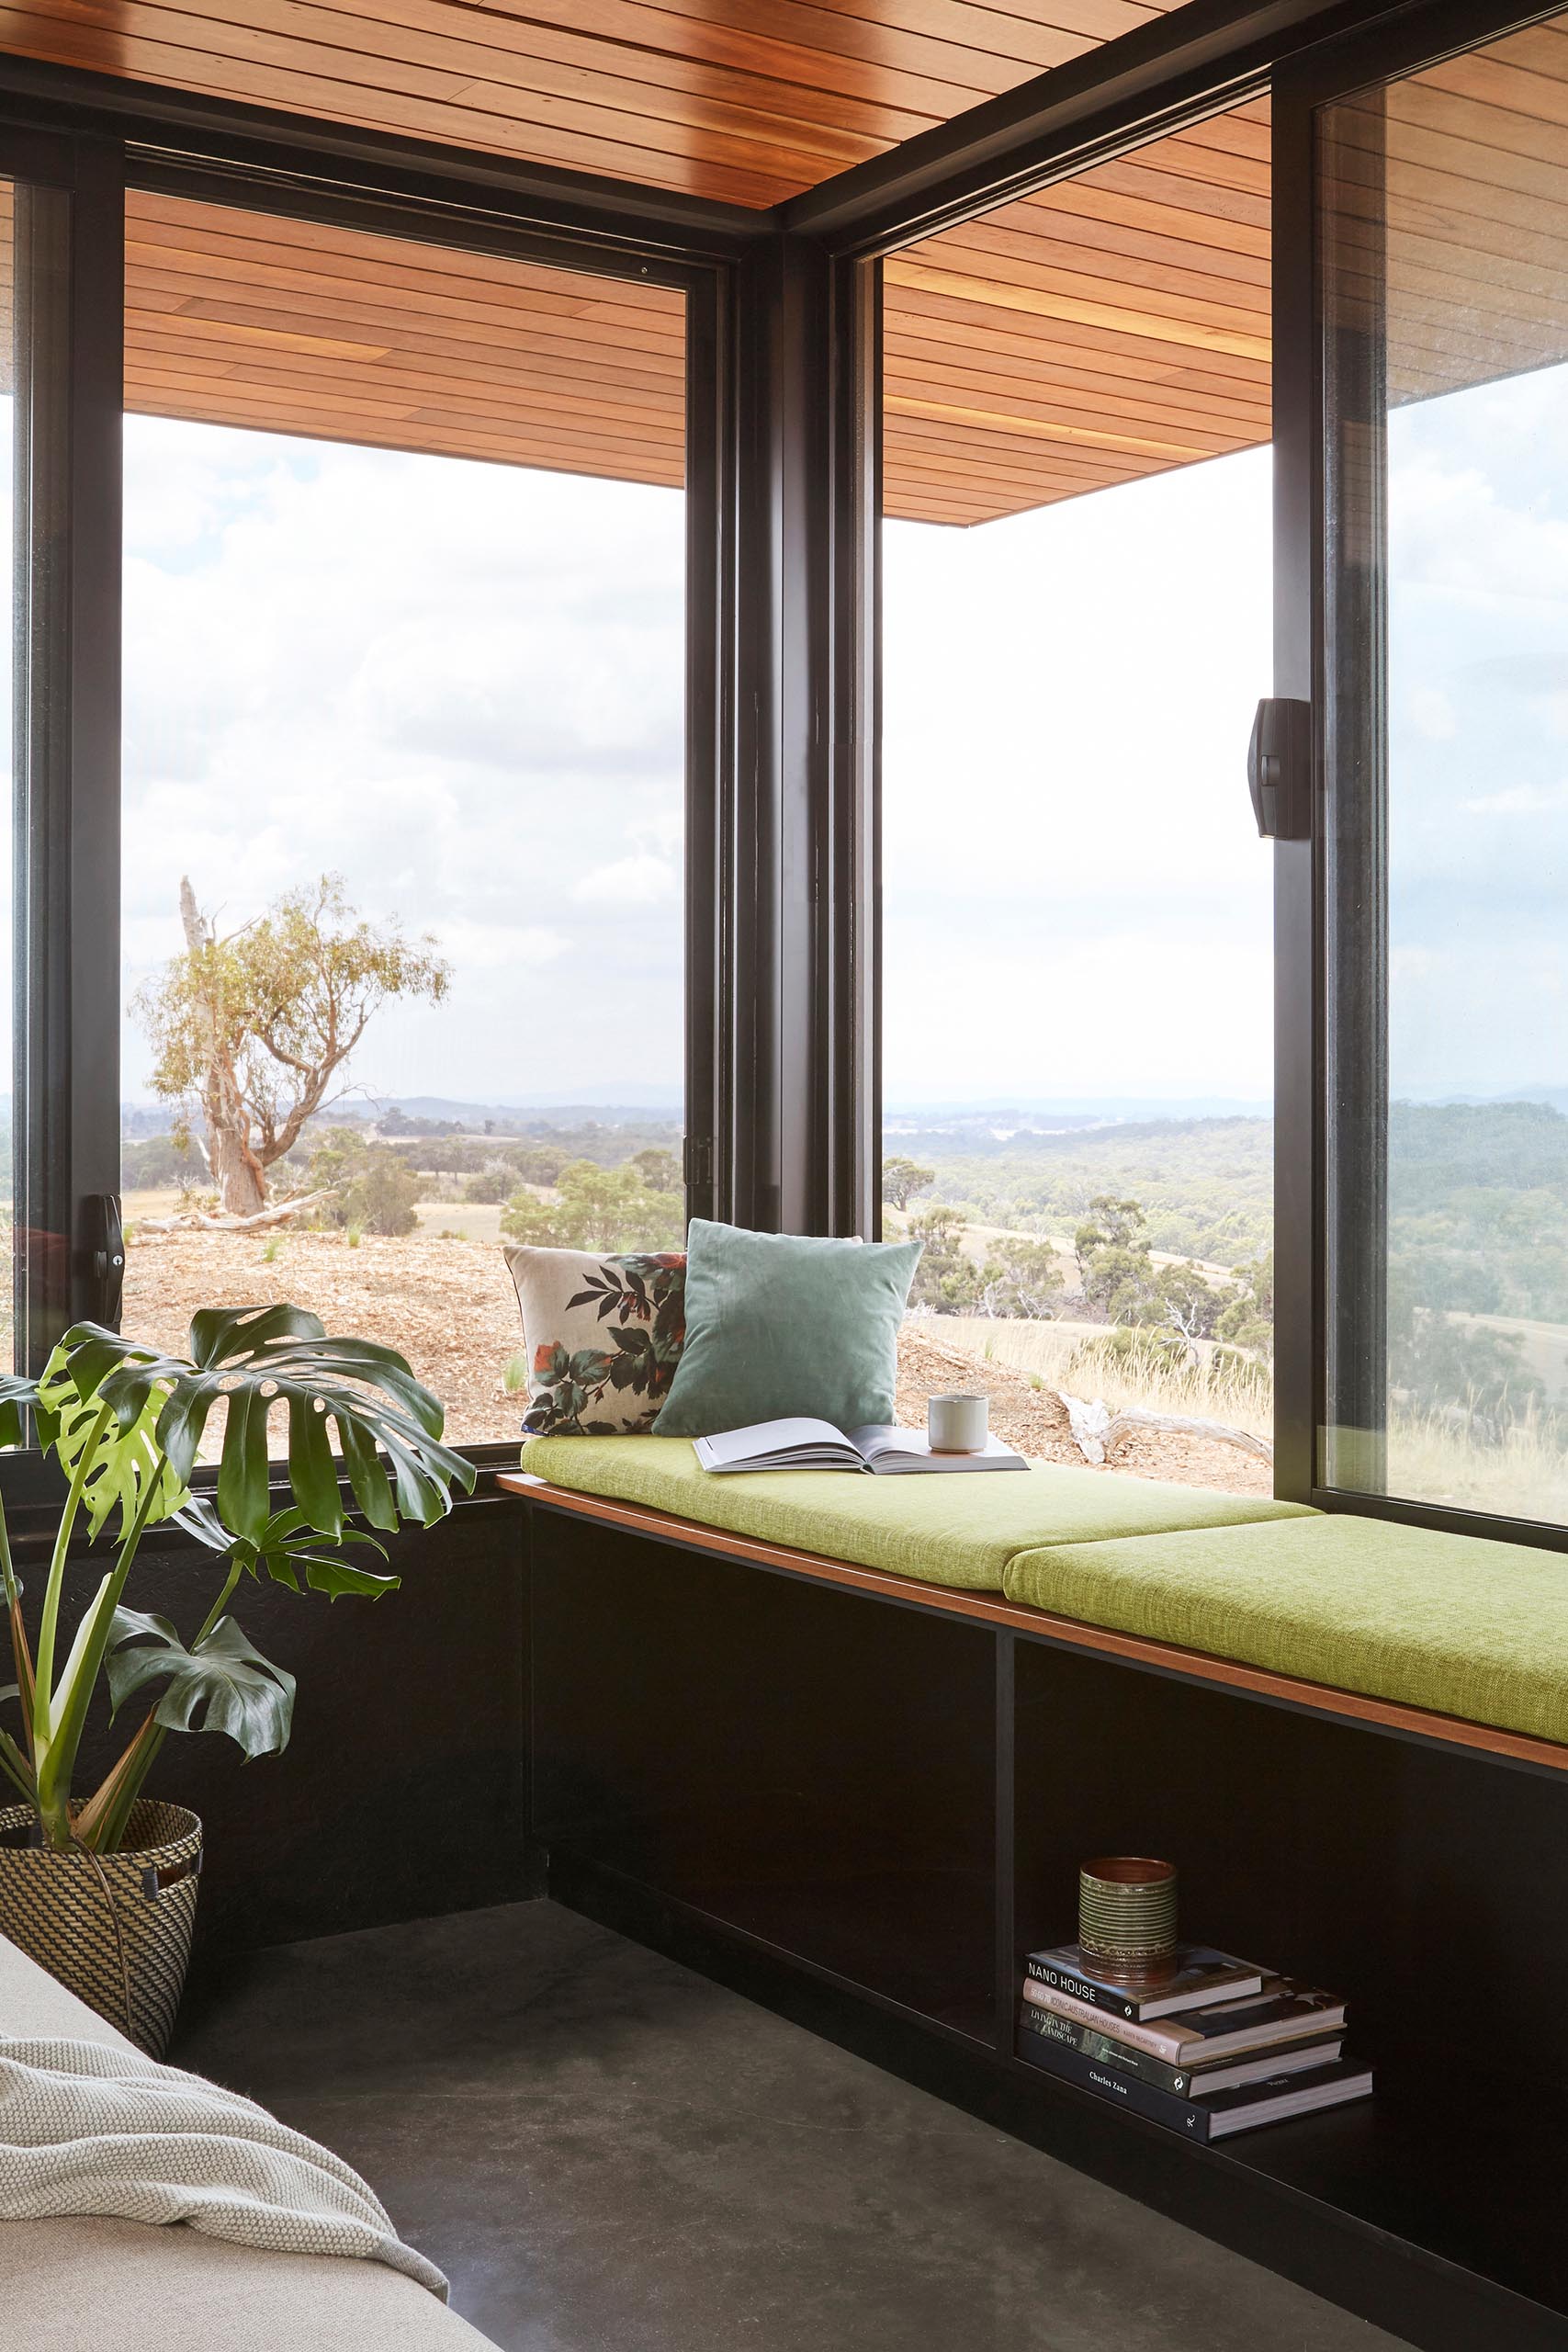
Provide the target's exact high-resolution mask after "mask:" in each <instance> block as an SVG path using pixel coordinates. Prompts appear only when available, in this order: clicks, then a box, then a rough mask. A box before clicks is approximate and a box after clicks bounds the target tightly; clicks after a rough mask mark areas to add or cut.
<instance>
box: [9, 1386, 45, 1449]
mask: <svg viewBox="0 0 1568 2352" xmlns="http://www.w3.org/2000/svg"><path fill="white" fill-rule="evenodd" d="M37 1403H38V1383H37V1381H36V1380H29V1379H28V1377H27V1375H26V1374H23V1373H19V1372H4V1373H0V1449H4V1448H5V1447H7V1446H13V1445H24V1444H25V1443H26V1442H27V1435H28V1425H27V1416H28V1413H30V1412H31V1411H32V1409H33V1408H34V1407H35V1406H36V1405H37Z"/></svg>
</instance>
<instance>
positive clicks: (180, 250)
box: [125, 193, 685, 484]
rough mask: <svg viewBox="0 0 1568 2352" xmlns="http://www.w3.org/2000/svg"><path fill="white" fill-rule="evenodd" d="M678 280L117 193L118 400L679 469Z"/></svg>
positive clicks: (463, 447)
mask: <svg viewBox="0 0 1568 2352" xmlns="http://www.w3.org/2000/svg"><path fill="white" fill-rule="evenodd" d="M683 313H684V303H683V299H682V296H681V295H680V294H679V293H677V292H672V291H671V290H670V289H668V288H664V287H657V286H644V285H641V284H630V283H627V282H625V281H621V280H616V279H612V278H605V277H585V276H578V275H577V274H575V273H573V272H571V271H567V270H558V269H545V268H540V267H538V266H535V265H533V264H531V263H525V262H517V261H513V260H510V259H508V258H506V257H505V256H502V255H496V254H465V253H455V252H449V251H447V250H446V249H445V248H443V247H438V246H433V245H421V244H413V243H409V242H407V241H406V240H404V239H402V238H397V237H377V236H367V235H366V234H365V233H364V232H361V231H359V230H352V229H336V228H331V229H329V228H321V227H318V226H316V225H315V224H313V223H311V222H308V221H300V220H285V219H281V218H278V217H276V216H275V215H272V214H266V213H257V212H247V211H241V210H237V209H232V208H231V207H229V206H227V205H209V204H192V203H187V202H186V200H185V199H184V198H171V197H162V196H148V195H145V194H141V193H134V194H132V195H131V196H130V198H129V200H128V205H127V234H126V373H125V399H126V406H127V407H128V408H130V409H134V410H137V411H139V412H141V413H142V414H146V415H152V416H178V417H189V418H194V419H196V420H198V421H200V422H202V423H206V424H240V425H252V426H258V427H261V428H264V429H265V430H267V431H270V432H275V433H295V434H302V435H307V436H310V437H314V438H316V439H319V440H326V441H360V442H371V443H374V444H377V445H378V446H380V447H389V448H397V449H418V450H426V451H434V452H435V453H436V454H438V455H441V456H446V457H458V458H488V459H491V460H499V461H501V462H503V463H505V464H508V465H520V466H540V467H547V468H550V469H554V470H556V471H560V472H567V473H590V474H601V475H608V476H611V477H613V478H615V479H616V480H620V481H649V482H666V483H672V484H679V483H680V482H681V481H682V480H683V478H684V465H685V386H684V370H685V353H684V327H685V321H684V315H683Z"/></svg>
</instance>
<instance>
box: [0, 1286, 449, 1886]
mask: <svg viewBox="0 0 1568 2352" xmlns="http://www.w3.org/2000/svg"><path fill="white" fill-rule="evenodd" d="M189 1348H190V1353H189V1355H188V1356H170V1355H164V1354H163V1353H162V1352H161V1351H159V1350H158V1349H156V1348H151V1347H142V1346H139V1345H138V1344H137V1343H136V1341H134V1340H125V1339H122V1338H121V1337H120V1336H119V1334H118V1332H115V1331H109V1330H105V1329H102V1328H101V1327H100V1326H99V1325H97V1324H94V1323H79V1324H77V1325H76V1326H75V1327H74V1329H72V1330H70V1331H67V1333H66V1334H65V1336H64V1338H63V1339H62V1340H61V1342H60V1344H59V1346H58V1347H57V1348H56V1349H55V1351H54V1353H53V1355H52V1356H51V1359H50V1361H49V1363H48V1364H47V1366H46V1367H45V1370H44V1372H43V1374H42V1376H41V1377H40V1378H39V1379H38V1380H36V1381H32V1380H26V1379H21V1378H8V1379H6V1380H5V1381H3V1382H0V1446H6V1445H10V1446H14V1445H17V1444H20V1443H21V1442H23V1439H24V1437H25V1435H26V1424H27V1421H28V1419H30V1421H31V1424H32V1430H33V1434H34V1437H35V1439H36V1441H37V1442H38V1443H39V1445H40V1446H41V1448H42V1449H43V1450H44V1452H45V1453H52V1454H53V1455H54V1456H55V1458H56V1459H57V1460H58V1462H59V1464H60V1465H61V1468H62V1471H63V1473H64V1474H65V1478H66V1492H65V1498H64V1502H63V1504H62V1508H61V1512H60V1520H59V1524H58V1527H57V1529H56V1531H55V1535H54V1542H53V1547H52V1553H51V1558H50V1562H49V1567H48V1572H47V1575H46V1577H45V1579H44V1587H43V1593H42V1599H41V1605H40V1608H39V1614H38V1619H37V1629H36V1630H37V1647H36V1649H35V1648H33V1647H32V1646H31V1645H29V1643H28V1634H27V1630H26V1627H25V1625H24V1623H23V1611H22V1592H21V1586H20V1583H19V1580H18V1578H17V1573H16V1570H15V1567H14V1566H13V1563H12V1557H11V1545H10V1541H9V1537H8V1535H7V1533H6V1526H5V1519H4V1512H3V1510H0V1576H3V1577H4V1584H5V1596H6V1609H7V1612H8V1615H9V1620H10V1633H11V1647H12V1654H13V1657H14V1659H15V1672H16V1680H15V1681H14V1682H13V1683H12V1684H10V1685H9V1687H8V1688H7V1689H6V1690H4V1691H0V1702H10V1703H9V1704H7V1705H6V1706H5V1707H4V1710H3V1713H0V1776H3V1777H4V1779H6V1780H8V1781H10V1782H11V1783H13V1784H14V1787H15V1790H16V1792H17V1796H18V1797H19V1798H20V1800H21V1801H22V1803H23V1804H25V1805H26V1806H28V1808H30V1809H31V1811H32V1813H33V1815H35V1816H36V1821H37V1825H38V1828H37V1831H36V1832H35V1837H41V1842H42V1843H43V1844H44V1845H45V1846H47V1847H52V1848H55V1849H74V1850H76V1851H78V1852H80V1851H81V1850H83V1849H85V1850H86V1851H87V1852H89V1853H96V1854H99V1855H112V1854H115V1853H117V1852H118V1849H119V1847H120V1844H121V1841H122V1839H123V1838H125V1835H126V1829H127V1826H128V1824H129V1823H130V1816H131V1809H132V1807H133V1805H135V1804H136V1802H137V1799H138V1796H139V1794H140V1792H141V1787H142V1784H143V1782H144V1781H145V1780H146V1777H147V1773H148V1771H149V1770H150V1769H151V1767H152V1762H153V1759H154V1758H155V1757H156V1756H157V1754H158V1751H159V1749H160V1747H162V1746H163V1743H164V1737H165V1736H166V1735H167V1734H168V1733H169V1732H171V1731H192V1730H207V1731H221V1732H226V1733H227V1734H228V1735H229V1736H230V1737H231V1739H233V1740H234V1741H236V1742H237V1744H238V1745H239V1747H241V1749H242V1750H243V1753H244V1754H245V1756H247V1757H255V1756H263V1755H267V1754H270V1753H276V1752H277V1751H279V1750H281V1749H282V1748H283V1747H284V1746H285V1745H286V1744H287V1742H288V1732H289V1724H290V1719H291V1716H292V1713H293V1707H294V1680H293V1678H292V1676H290V1675H289V1674H288V1673H287V1672H286V1671H285V1670H284V1668H282V1667H280V1666H275V1665H273V1664H272V1663H271V1662H270V1661H269V1660H268V1659H266V1658H265V1657H262V1656H261V1654H260V1652H259V1651H257V1650H256V1649H254V1647H253V1646H252V1645H251V1643H250V1642H249V1641H248V1640H247V1638H246V1636H245V1634H243V1632H242V1630H241V1628H240V1626H239V1624H238V1623H236V1621H235V1620H234V1619H233V1618H232V1617H231V1616H230V1615H228V1613H227V1611H228V1606H229V1602H230V1600H231V1596H232V1595H233V1593H234V1592H235V1590H236V1589H237V1588H238V1587H239V1585H240V1583H241V1581H242V1579H243V1578H245V1577H252V1578H257V1579H259V1578H262V1577H270V1578H271V1579H272V1580H273V1582H274V1583H276V1584H281V1585H285V1586H287V1587H288V1589H289V1590H291V1591H294V1592H299V1591H302V1590H309V1591H311V1592H318V1593H324V1594H326V1595H327V1597H328V1598H329V1599H336V1598H337V1597H338V1596H339V1595H340V1594H358V1595H361V1596H366V1597H368V1598H372V1599H374V1598H376V1597H377V1596H378V1595H379V1594H382V1593H385V1592H389V1591H390V1590H391V1589H393V1588H394V1587H395V1586H396V1584H397V1583H398V1581H399V1579H398V1577H395V1576H393V1575H391V1574H389V1572H388V1571H387V1569H386V1567H385V1565H384V1563H385V1560H386V1556H387V1555H386V1551H385V1547H384V1546H383V1545H382V1544H379V1543H378V1542H377V1540H376V1536H375V1535H374V1534H372V1533H371V1532H369V1531H370V1530H371V1529H377V1530H379V1531H381V1532H390V1531H392V1530H393V1529H395V1528H396V1527H398V1525H399V1524H400V1522H402V1521H417V1522H418V1523H419V1524H420V1525H421V1526H426V1527H428V1526H429V1525H431V1524H432V1523H433V1522H434V1521H435V1520H437V1519H439V1518H440V1517H441V1516H442V1514H443V1513H444V1512H445V1511H446V1510H449V1509H450V1508H451V1489H452V1487H454V1486H460V1487H463V1488H464V1489H465V1490H468V1489H471V1487H472V1486H473V1483H474V1473H473V1470H472V1467H471V1466H470V1464H468V1463H467V1462H465V1461H464V1460H463V1459H462V1457H461V1455H459V1454H457V1453H453V1452H452V1451H451V1449H450V1448H449V1447H447V1446H446V1445H444V1444H443V1443H442V1442H441V1432H442V1427H443V1419H444V1416H443V1413H442V1408H441V1406H440V1405H439V1403H438V1402H437V1401H436V1399H435V1398H434V1397H433V1396H432V1395H431V1394H430V1391H429V1390H428V1389H427V1388H424V1387H423V1386H422V1385H421V1384H420V1382H419V1381H418V1380H416V1379H415V1377H414V1375H413V1374H412V1371H411V1370H410V1368H409V1366H408V1364H407V1363H405V1361H404V1360H403V1358H402V1357H401V1356H400V1355H399V1354H398V1353H397V1352H396V1351H395V1350H393V1349H391V1348H385V1347H379V1346H377V1345H376V1344H375V1343H373V1342H372V1341H370V1340H352V1339H329V1338H328V1336H327V1332H326V1328H325V1326H324V1325H323V1324H322V1323H321V1321H320V1320H319V1318H318V1317H316V1316H314V1315H310V1314H307V1313H305V1312H304V1310H303V1309H302V1308H299V1307H297V1306H265V1307H248V1308H243V1309H236V1310H226V1309H220V1308H209V1309H208V1310H206V1311H205V1312H203V1313H202V1314H199V1315H197V1317H195V1318H194V1320H193V1321H192V1323H191V1327H190V1339H189ZM219 1406H221V1407H222V1408H223V1431H222V1439H221V1445H220V1456H219V1464H218V1476H217V1480H216V1483H215V1484H214V1485H213V1486H212V1487H211V1488H210V1490H209V1491H202V1492H194V1491H193V1489H192V1483H191V1482H192V1477H193V1474H194V1473H195V1470H196V1466H197V1456H198V1454H199V1453H200V1451H201V1442H202V1436H203V1433H204V1431H205V1430H206V1429H207V1426H208V1423H209V1419H211V1418H212V1416H213V1413H214V1411H215V1410H216V1408H218V1407H219ZM285 1419H286V1420H287V1425H288V1455H287V1477H286V1481H285V1483H284V1484H283V1485H282V1486H279V1484H278V1483H277V1473H278V1465H277V1464H275V1463H274V1461H273V1459H272V1437H273V1432H274V1430H275V1427H277V1426H279V1425H281V1424H282V1423H283V1422H284V1421H285ZM345 1486H346V1487H347V1490H348V1497H349V1498H351V1500H350V1501H349V1502H348V1503H347V1505H346V1507H345V1498H344V1487H345ZM350 1511H352V1512H354V1513H355V1515H356V1516H357V1518H359V1519H361V1520H363V1521H366V1522H367V1525H366V1526H364V1527H361V1526H357V1525H352V1524H350V1523H349V1512H350ZM170 1523H172V1524H174V1525H175V1526H178V1527H179V1528H181V1529H182V1530H184V1532H186V1535H187V1536H191V1537H194V1538H195V1539H196V1541H197V1544H199V1545H201V1546H203V1547H204V1548H205V1550H206V1552H207V1553H208V1554H209V1555H210V1558H209V1563H208V1565H209V1568H210V1570H211V1589H210V1606H209V1608H208V1610H207V1611H206V1614H205V1615H204V1616H203V1617H202V1619H201V1622H200V1623H199V1625H197V1627H196V1628H195V1630H194V1631H192V1632H190V1633H189V1634H188V1636H187V1635H186V1634H182V1633H181V1632H180V1630H179V1629H178V1628H177V1627H176V1626H175V1625H174V1624H173V1623H171V1622H170V1620H169V1619H168V1618H166V1617H161V1616H153V1615H149V1614H143V1613H142V1612H141V1611H137V1610H136V1609H133V1608H131V1607H130V1606H128V1604H127V1599H126V1595H127V1592H128V1590H129V1589H130V1579H131V1574H132V1571H133V1569H134V1567H135V1565H136V1558H137V1554H138V1552H139V1550H140V1549H141V1544H142V1543H143V1541H144V1539H145V1538H146V1536H147V1534H148V1532H149V1530H150V1529H152V1528H154V1527H160V1526H164V1525H167V1524H170ZM84 1524H85V1532H86V1533H87V1536H88V1538H89V1542H90V1544H96V1540H97V1538H98V1537H99V1536H100V1535H101V1534H102V1533H103V1532H104V1531H105V1530H106V1529H108V1530H109V1531H110V1546H109V1547H107V1549H106V1564H105V1566H104V1571H103V1574H102V1577H100V1579H99V1581H98V1583H97V1586H96V1589H95V1591H94V1592H93V1594H92V1596H91V1598H90V1599H89V1600H88V1601H87V1603H86V1606H85V1609H84V1611H83V1612H82V1614H81V1616H80V1618H79V1620H78V1622H77V1623H76V1624H75V1625H74V1627H73V1628H72V1627H68V1626H67V1625H66V1623H64V1622H63V1612H64V1608H65V1568H66V1561H67V1557H68V1555H69V1553H70V1548H71V1544H72V1540H73V1537H74V1536H75V1535H76V1534H77V1532H78V1530H79V1528H81V1527H82V1526H83V1525H84ZM88 1557H89V1559H90V1558H91V1552H90V1551H89V1553H88ZM193 1581H195V1574H194V1571H193ZM203 1597H204V1598H205V1597H209V1596H208V1595H205V1594H204V1596H203ZM194 1613H195V1612H194V1611H193V1614H194ZM100 1679H103V1680H105V1681H107V1690H108V1697H109V1702H110V1705H111V1708H112V1710H113V1713H114V1714H115V1715H116V1716H117V1717H118V1716H120V1715H122V1714H125V1713H128V1712H134V1713H135V1714H136V1716H137V1718H138V1720H137V1721H136V1723H135V1725H134V1728H133V1729H132V1730H131V1732H130V1738H129V1740H128V1742H127V1744H126V1746H125V1747H124V1749H123V1750H122V1752H121V1754H120V1755H119V1757H118V1760H117V1761H116V1763H115V1764H114V1765H113V1766H112V1768H111V1769H110V1770H109V1772H108V1773H107V1776H106V1778H105V1779H104V1780H103V1781H101V1782H100V1783H99V1784H98V1786H96V1788H93V1789H91V1790H80V1789H78V1788H77V1787H76V1786H75V1781H76V1775H77V1764H78V1758H79V1752H80V1748H81V1743H82V1735H83V1731H84V1728H85V1724H86V1720H87V1711H88V1707H89V1705H90V1703H91V1702H92V1698H93V1695H94V1692H95V1691H96V1688H97V1686H98V1683H99V1680H100ZM18 1713H19V1718H20V1720H19V1722H17V1723H16V1728H15V1729H14V1730H13V1729H11V1728H9V1727H7V1726H6V1723H5V1717H6V1716H7V1715H8V1716H10V1717H11V1718H12V1720H13V1721H15V1719H16V1717H17V1714H18ZM3 1794H4V1791H3V1790H0V1795H3Z"/></svg>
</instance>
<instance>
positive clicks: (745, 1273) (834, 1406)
mask: <svg viewBox="0 0 1568 2352" xmlns="http://www.w3.org/2000/svg"><path fill="white" fill-rule="evenodd" d="M919 1258H920V1245H919V1242H918V1241H874V1242H859V1241H817V1240H811V1239H808V1238H806V1237H805V1236H803V1235H801V1234H796V1233H747V1232H744V1231H743V1230H742V1229H741V1228H740V1227H739V1226H735V1225H715V1224H712V1223H711V1222H710V1221H709V1220H708V1219H707V1218H706V1217H700V1216H694V1218H693V1219H692V1221H691V1225H690V1227H688V1230H687V1234H686V1340H685V1345H684V1347H683V1348H682V1351H681V1361H680V1363H678V1364H677V1365H676V1367H675V1377H674V1380H673V1382H672V1383H671V1389H670V1394H669V1396H668V1397H666V1398H665V1400H664V1405H663V1408H662V1409H661V1411H660V1416H659V1419H657V1420H656V1421H655V1422H654V1424H653V1426H654V1430H655V1432H656V1433H657V1434H658V1435H659V1436H660V1437H710V1436H711V1435H712V1434H713V1432H714V1430H739V1429H746V1428H749V1427H750V1424H751V1423H752V1422H753V1421H776V1420H783V1419H784V1418H785V1417H786V1416H788V1415H793V1414H796V1413H809V1414H812V1415H814V1416H815V1417H816V1418H817V1419H818V1420H824V1421H831V1422H832V1423H833V1424H834V1426H835V1428H837V1429H840V1430H855V1429H861V1428H863V1427H864V1426H865V1424H866V1423H867V1422H870V1421H890V1420H891V1419H893V1412H894V1390H895V1386H896V1384H897V1375H898V1326H899V1324H900V1323H901V1322H902V1321H903V1319H904V1306H905V1302H906V1300H907V1299H908V1295H909V1284H910V1283H911V1282H912V1281H913V1280H914V1278H915V1268H916V1267H917V1265H918V1264H919Z"/></svg>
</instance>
